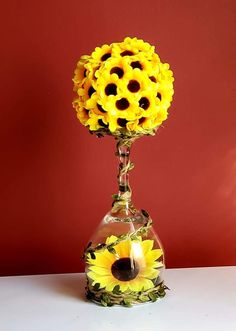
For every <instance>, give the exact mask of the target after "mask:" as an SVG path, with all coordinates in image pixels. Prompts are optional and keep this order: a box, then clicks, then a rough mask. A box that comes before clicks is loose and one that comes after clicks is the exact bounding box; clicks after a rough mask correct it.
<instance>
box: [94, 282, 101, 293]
mask: <svg viewBox="0 0 236 331" xmlns="http://www.w3.org/2000/svg"><path fill="white" fill-rule="evenodd" d="M93 288H94V290H95V291H98V290H99V288H100V284H99V283H96V284H95V285H94V287H93Z"/></svg>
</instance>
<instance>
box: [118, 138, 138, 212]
mask: <svg viewBox="0 0 236 331" xmlns="http://www.w3.org/2000/svg"><path fill="white" fill-rule="evenodd" d="M133 141H134V139H132V138H127V139H119V140H118V141H117V144H116V155H117V156H118V158H119V168H118V175H117V181H118V187H119V193H118V201H120V202H121V203H122V204H123V206H124V207H125V208H126V209H129V206H130V205H131V195H132V191H131V188H130V183H129V171H130V170H131V169H133V163H131V162H130V150H131V146H132V143H133Z"/></svg>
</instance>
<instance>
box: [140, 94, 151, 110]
mask: <svg viewBox="0 0 236 331" xmlns="http://www.w3.org/2000/svg"><path fill="white" fill-rule="evenodd" d="M149 106H150V102H149V100H148V98H146V97H142V98H141V99H140V100H139V107H141V108H143V109H144V110H147V109H148V107H149Z"/></svg>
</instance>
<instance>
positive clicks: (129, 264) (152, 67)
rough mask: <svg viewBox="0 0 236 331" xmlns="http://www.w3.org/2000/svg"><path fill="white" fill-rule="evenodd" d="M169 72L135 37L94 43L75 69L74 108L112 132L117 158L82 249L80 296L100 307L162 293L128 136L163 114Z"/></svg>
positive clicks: (94, 126) (96, 127)
mask: <svg viewBox="0 0 236 331" xmlns="http://www.w3.org/2000/svg"><path fill="white" fill-rule="evenodd" d="M173 81H174V78H173V73H172V71H171V70H170V69H169V65H168V64H167V63H162V62H161V61H160V58H159V56H158V55H157V54H156V53H155V50H154V47H153V46H151V45H150V44H148V43H147V42H144V41H143V40H140V39H137V38H129V37H127V38H125V40H124V41H123V42H120V43H113V44H111V45H103V46H101V47H96V48H95V50H94V52H92V54H91V55H84V56H82V57H81V58H80V60H79V62H78V63H77V67H76V69H75V73H74V78H73V82H74V91H75V93H76V97H75V99H74V101H73V107H74V108H75V110H76V113H77V117H78V119H79V121H80V122H81V123H82V124H83V125H84V126H86V127H87V128H88V129H89V131H90V133H95V134H96V135H97V136H98V137H102V136H105V135H112V136H114V138H115V140H116V142H117V143H116V155H117V156H118V158H119V167H118V176H117V182H118V188H119V191H118V194H114V195H113V196H112V197H113V202H112V208H111V210H110V211H109V212H108V213H107V214H106V215H105V216H104V218H103V219H102V221H101V223H100V225H99V227H98V228H97V230H96V231H95V233H94V235H93V236H92V238H91V241H90V242H89V244H88V245H87V247H86V249H85V251H84V256H83V257H84V260H85V263H86V269H85V272H86V277H87V286H86V296H87V298H88V299H89V300H91V301H93V302H95V303H97V304H100V305H102V306H105V307H110V306H113V305H122V306H126V307H130V306H132V305H136V304H141V303H145V302H155V301H157V300H159V299H160V298H162V297H164V296H165V294H166V289H167V287H166V285H165V284H164V279H163V271H164V269H165V264H164V253H163V248H162V245H161V243H160V241H159V239H158V237H157V235H156V233H155V231H154V229H153V226H152V219H151V217H150V216H149V213H148V212H147V211H146V210H144V209H140V210H139V209H136V208H135V207H134V205H133V203H132V200H131V193H132V192H131V187H130V184H129V171H130V170H131V169H133V167H134V165H133V163H132V162H131V161H130V150H131V146H132V143H133V142H134V141H135V140H136V139H137V138H138V137H141V136H143V135H154V134H155V132H156V130H157V129H158V127H159V126H160V125H161V124H162V122H163V121H164V120H166V118H167V115H168V113H167V110H168V108H169V106H170V103H171V101H172V96H173V92H174V91H173Z"/></svg>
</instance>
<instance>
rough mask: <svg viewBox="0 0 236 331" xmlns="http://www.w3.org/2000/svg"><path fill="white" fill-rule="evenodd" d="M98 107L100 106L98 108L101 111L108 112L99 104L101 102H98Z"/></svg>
mask: <svg viewBox="0 0 236 331" xmlns="http://www.w3.org/2000/svg"><path fill="white" fill-rule="evenodd" d="M97 107H98V110H100V112H101V113H106V111H105V110H104V109H103V108H102V106H101V105H99V103H97Z"/></svg>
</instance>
